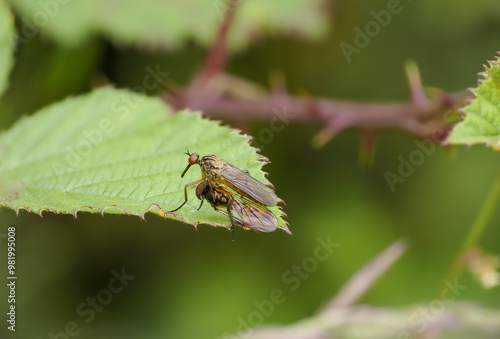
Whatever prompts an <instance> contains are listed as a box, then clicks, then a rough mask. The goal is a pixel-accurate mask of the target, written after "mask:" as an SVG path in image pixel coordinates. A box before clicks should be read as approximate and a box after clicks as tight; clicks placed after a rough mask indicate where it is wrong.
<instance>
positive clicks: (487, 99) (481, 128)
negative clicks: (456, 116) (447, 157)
mask: <svg viewBox="0 0 500 339" xmlns="http://www.w3.org/2000/svg"><path fill="white" fill-rule="evenodd" d="M499 61H500V58H499V57H496V58H495V60H494V61H490V62H489V67H487V68H486V71H484V72H482V73H481V76H482V77H483V79H481V80H480V81H479V82H480V83H479V86H478V87H477V88H476V89H474V90H473V93H474V95H475V99H473V100H472V101H471V103H470V104H469V105H467V106H466V107H464V109H463V110H464V112H465V119H464V120H463V121H461V122H459V123H458V124H457V125H456V126H455V127H454V128H453V130H452V131H451V133H450V135H449V137H448V139H447V140H446V143H448V144H455V145H464V144H466V145H473V144H486V145H488V146H491V147H492V148H493V149H496V150H499V149H500V64H499Z"/></svg>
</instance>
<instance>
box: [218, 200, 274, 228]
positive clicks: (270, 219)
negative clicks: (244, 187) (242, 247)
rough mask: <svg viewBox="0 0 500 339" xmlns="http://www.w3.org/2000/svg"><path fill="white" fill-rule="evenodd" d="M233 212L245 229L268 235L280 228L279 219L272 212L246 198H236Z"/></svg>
mask: <svg viewBox="0 0 500 339" xmlns="http://www.w3.org/2000/svg"><path fill="white" fill-rule="evenodd" d="M231 211H232V214H233V217H234V218H235V219H236V220H237V221H238V222H239V223H241V226H243V227H245V228H246V227H248V228H251V229H253V230H256V231H259V232H266V233H267V232H273V231H274V230H276V228H277V227H278V219H276V216H275V215H274V214H273V213H272V212H271V211H270V210H268V209H267V208H265V207H264V206H260V205H258V204H255V203H253V202H251V201H250V200H248V199H245V198H244V197H237V198H236V197H235V199H234V202H233V205H232V207H231ZM221 212H222V211H221Z"/></svg>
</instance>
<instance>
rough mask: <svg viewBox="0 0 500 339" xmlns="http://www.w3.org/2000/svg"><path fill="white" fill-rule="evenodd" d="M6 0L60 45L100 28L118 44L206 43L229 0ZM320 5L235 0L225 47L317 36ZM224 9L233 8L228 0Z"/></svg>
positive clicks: (321, 29)
mask: <svg viewBox="0 0 500 339" xmlns="http://www.w3.org/2000/svg"><path fill="white" fill-rule="evenodd" d="M10 2H11V3H12V5H13V6H14V7H15V8H16V9H17V11H18V12H19V13H20V16H21V17H22V18H23V19H22V20H21V21H22V24H21V26H22V27H23V28H24V30H26V31H28V32H32V31H38V30H40V29H41V30H43V32H44V33H46V34H47V35H50V36H51V37H52V38H54V39H56V40H58V41H60V42H61V43H64V44H66V45H75V44H80V43H81V42H82V40H83V39H86V38H88V37H89V36H90V35H92V34H95V33H101V34H104V35H105V36H107V37H109V38H110V39H112V40H113V41H114V42H116V43H118V44H124V45H129V44H138V45H148V46H150V47H169V48H178V47H180V46H182V44H183V43H184V42H185V41H186V40H187V39H189V38H193V39H194V40H196V41H198V42H200V43H202V44H204V45H210V44H211V43H212V42H213V39H214V37H215V35H216V30H217V28H218V26H219V25H220V23H221V22H222V19H223V16H224V13H225V9H226V8H228V4H230V3H231V2H230V0H193V1H174V0H163V1H156V0H143V1H136V0H86V1H64V2H63V1H48V2H42V1H33V0H10ZM60 2H61V4H60ZM323 5H325V1H324V0H273V1H269V0H239V3H238V5H237V6H236V10H237V13H236V18H235V19H236V20H235V22H234V27H233V29H232V30H231V35H230V37H229V42H230V46H231V47H232V48H241V47H244V46H246V45H247V44H248V43H249V42H250V41H251V40H254V38H255V37H256V36H259V35H263V34H265V33H273V34H277V33H290V34H292V33H293V34H295V35H296V34H297V33H298V34H300V35H303V36H305V37H307V38H318V37H320V36H322V35H324V34H325V33H326V31H327V20H326V19H327V18H326V15H325V13H324V11H322V10H321V8H322V6H323ZM229 10H235V7H234V5H233V7H231V6H229ZM42 23H43V25H42ZM21 31H23V30H21Z"/></svg>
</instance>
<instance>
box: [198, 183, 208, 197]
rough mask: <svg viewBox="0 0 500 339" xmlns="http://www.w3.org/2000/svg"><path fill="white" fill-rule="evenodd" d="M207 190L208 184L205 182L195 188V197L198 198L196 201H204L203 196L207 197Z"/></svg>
mask: <svg viewBox="0 0 500 339" xmlns="http://www.w3.org/2000/svg"><path fill="white" fill-rule="evenodd" d="M209 189H210V186H208V183H207V182H206V181H204V182H202V183H201V184H199V185H198V186H196V196H197V197H198V199H200V200H203V199H205V196H206V195H207V192H208V190H209Z"/></svg>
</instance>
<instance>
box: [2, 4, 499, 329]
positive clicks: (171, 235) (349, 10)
mask: <svg viewBox="0 0 500 339" xmlns="http://www.w3.org/2000/svg"><path fill="white" fill-rule="evenodd" d="M247 1H250V0H247ZM387 3H388V1H387V0H384V1H378V0H377V1H335V2H333V1H332V2H330V6H328V7H327V8H328V9H327V14H328V16H329V20H328V24H329V29H328V30H329V31H328V34H327V36H326V37H325V38H324V39H322V40H319V41H313V42H311V41H307V40H305V39H295V38H292V37H286V38H285V37H275V36H273V37H268V38H265V39H262V40H259V41H256V42H255V43H253V44H252V45H251V46H250V47H249V48H247V49H243V50H239V51H238V52H237V53H235V54H234V55H232V58H231V60H230V65H229V66H228V71H229V72H230V73H232V74H235V75H238V76H241V77H244V78H247V79H249V80H251V81H255V82H257V83H260V84H261V85H263V86H268V80H269V75H270V74H271V73H272V72H274V71H276V70H278V71H280V72H282V73H283V74H284V76H285V77H286V80H287V86H288V89H289V91H290V92H291V93H293V94H303V93H307V94H308V95H310V96H317V97H326V98H335V99H345V100H352V101H356V102H364V101H407V100H408V99H409V93H408V87H407V84H406V79H405V74H404V64H405V62H407V61H408V60H414V61H415V62H416V63H417V64H418V66H419V68H420V71H421V74H422V77H423V81H424V84H425V85H426V86H430V87H438V88H441V89H443V90H445V91H448V92H458V91H462V90H464V89H466V88H468V87H475V86H476V83H477V73H478V72H480V71H482V70H483V64H485V62H486V60H491V59H493V57H494V56H495V55H496V52H497V51H498V50H500V3H499V2H498V1H497V0H480V1H474V2H471V1H451V0H442V1H432V0H425V1H424V0H422V1H414V2H402V5H403V11H402V12H401V13H400V14H398V15H395V16H393V17H392V21H391V23H390V24H389V25H388V26H387V27H385V28H383V29H382V31H381V33H380V34H379V35H378V36H376V37H375V38H373V39H372V40H371V42H370V44H369V45H368V46H367V47H366V48H364V49H362V51H361V53H359V54H354V55H352V62H351V63H348V62H347V61H346V59H345V58H344V56H343V55H342V52H341V51H340V48H339V44H340V43H341V42H347V43H350V44H352V43H353V39H354V30H353V29H354V27H355V26H360V27H362V26H363V25H364V24H365V23H367V22H369V21H370V20H372V17H371V14H370V11H372V10H380V9H383V8H386V7H387ZM207 29H212V30H213V31H214V30H215V27H210V28H207ZM206 52H207V50H206V48H205V47H203V46H201V45H199V44H198V43H196V42H193V41H191V40H187V41H186V43H185V45H183V46H182V47H181V48H179V49H176V50H157V49H152V48H140V47H117V46H116V45H114V44H112V43H110V42H109V41H107V40H105V39H104V38H100V37H95V38H93V39H91V40H88V41H86V42H85V43H84V44H81V45H79V46H76V47H74V48H72V49H67V48H63V47H61V46H59V45H57V44H56V43H54V42H53V41H51V40H50V39H48V38H46V37H45V36H44V35H43V34H38V35H37V36H36V37H34V38H33V39H32V40H30V41H29V43H27V44H25V45H22V46H20V49H19V51H18V52H17V54H16V65H15V68H14V70H13V72H12V74H11V80H10V81H11V86H10V88H9V90H8V91H7V92H6V94H5V95H4V97H3V99H2V100H1V101H0V103H1V105H2V115H1V118H0V123H1V125H0V127H1V128H2V129H5V128H8V127H9V126H11V125H12V123H14V122H15V121H16V120H17V119H18V118H19V117H21V116H22V115H25V114H31V113H33V112H34V111H36V110H37V109H39V108H41V107H43V106H45V105H47V104H49V103H51V102H54V101H58V100H61V99H63V98H65V97H66V96H68V95H75V94H78V93H83V92H87V91H88V90H89V89H90V88H92V87H93V86H96V85H99V84H101V83H104V82H107V81H109V82H111V83H114V84H116V85H117V86H119V87H130V88H133V87H134V86H136V85H137V84H138V83H140V81H141V79H142V78H143V76H144V69H145V67H146V66H148V65H157V64H159V65H161V66H160V68H161V69H162V70H164V71H167V72H169V73H170V76H169V81H171V82H173V83H177V84H179V85H185V84H187V83H188V82H189V80H190V78H191V77H192V76H193V74H194V73H195V72H196V71H197V70H198V69H199V67H200V65H201V64H202V62H203V61H204V58H205V56H206ZM149 94H150V95H156V94H158V93H149ZM226 123H228V124H230V125H232V122H230V121H227V122H226ZM265 127H267V124H266V123H260V124H257V123H256V124H253V125H251V126H250V129H249V130H247V132H248V133H249V134H252V135H254V136H255V135H258V132H259V130H260V129H262V128H265ZM319 128H320V126H309V125H297V124H290V125H288V126H287V127H286V128H285V129H284V130H283V131H282V132H279V133H276V134H274V136H273V140H272V142H270V143H269V144H266V145H265V147H264V148H263V150H262V153H263V154H264V155H265V156H266V157H268V158H270V159H271V161H272V163H271V164H270V165H267V166H266V167H265V168H264V170H266V171H267V172H269V173H270V174H269V180H270V181H271V182H272V183H273V184H274V185H275V187H276V191H277V193H278V195H279V196H280V197H281V198H283V199H284V200H285V201H286V206H285V207H284V210H285V212H286V213H287V214H288V221H289V223H290V229H291V231H292V232H293V236H289V235H287V234H286V233H284V232H282V231H277V232H274V233H271V234H256V233H255V232H244V231H242V230H241V229H238V230H237V234H236V237H237V238H236V242H232V241H231V235H230V233H229V232H228V231H227V230H225V229H224V228H214V227H211V226H206V225H201V226H200V227H198V230H197V231H196V230H195V229H194V228H193V227H192V226H189V225H184V224H182V223H180V222H177V221H172V220H164V219H162V218H160V217H157V216H154V215H149V216H147V217H146V219H147V221H142V220H140V219H139V218H136V217H127V216H109V215H106V216H104V217H102V216H98V215H90V214H83V213H82V214H79V215H78V218H76V219H75V218H74V217H73V216H68V215H54V214H51V213H45V214H44V215H43V217H42V218H40V217H39V216H38V215H33V214H30V213H27V212H24V211H23V212H21V213H20V215H19V216H16V214H15V212H13V211H10V210H5V209H4V210H0V225H1V228H2V232H3V233H4V234H6V233H7V231H6V228H7V227H8V226H9V225H16V226H17V243H16V246H17V248H16V251H17V252H16V253H17V256H18V257H17V271H18V282H17V283H18V286H17V294H18V299H17V311H18V313H17V319H18V322H17V326H18V332H17V334H18V335H19V338H47V337H49V336H48V334H49V333H53V334H56V333H59V332H62V331H64V329H65V326H66V324H67V323H68V322H70V321H74V322H76V323H77V324H78V328H79V329H81V333H80V334H79V337H80V338H215V337H220V336H223V335H225V334H229V333H235V332H236V331H238V330H239V329H241V327H240V326H241V324H242V321H243V322H245V323H247V324H251V325H268V324H290V323H293V322H295V321H298V320H299V319H302V318H305V317H308V316H311V315H313V314H314V312H315V311H316V310H317V309H318V308H319V306H320V305H322V303H325V302H326V301H328V300H329V299H330V298H331V297H332V296H333V295H334V294H335V293H336V292H337V291H338V289H339V288H340V286H342V284H343V283H345V282H346V280H347V279H348V278H349V277H351V276H352V275H353V274H354V273H355V272H357V271H358V270H359V269H360V267H361V266H362V265H363V264H364V263H366V262H367V261H369V260H370V259H373V258H374V256H375V255H377V254H378V253H379V252H381V251H382V250H383V249H384V248H385V247H387V246H388V245H389V244H391V243H392V242H394V241H395V240H397V239H400V238H405V239H407V240H408V242H409V244H410V249H409V251H408V252H407V254H406V255H405V256H404V257H403V258H402V259H401V260H399V261H398V262H397V263H396V264H395V265H394V267H392V269H391V270H390V271H389V272H388V273H387V274H386V275H384V276H383V278H382V279H381V280H380V281H379V282H377V283H376V284H375V285H374V286H373V288H372V289H371V290H370V291H369V292H368V293H367V295H366V296H364V297H363V299H362V300H361V303H366V304H370V305H374V306H390V307H398V306H408V305H410V304H413V303H417V302H426V301H429V300H431V299H432V298H433V297H434V296H435V294H436V292H438V290H439V288H440V286H441V284H442V282H443V280H444V277H445V274H446V272H447V270H448V268H449V266H450V264H451V262H452V260H453V258H454V255H455V254H456V252H457V250H458V249H459V248H460V246H461V243H462V241H463V239H464V236H465V235H466V233H467V231H468V229H469V228H470V227H471V224H472V222H473V221H474V218H475V217H476V215H477V213H478V211H479V210H480V208H481V206H482V204H483V202H484V200H485V199H486V196H487V195H488V193H489V190H490V188H491V186H492V185H493V183H494V181H495V179H496V177H497V176H498V173H499V170H498V169H499V167H500V158H499V157H498V154H497V153H495V152H493V151H491V150H490V149H485V148H483V147H473V148H470V149H467V148H459V149H457V150H456V152H448V153H446V152H445V151H443V150H442V149H441V148H437V149H436V151H435V152H434V153H433V154H431V155H430V156H428V157H426V158H425V161H424V162H423V164H422V165H420V166H418V167H416V168H415V171H414V173H413V174H412V175H411V176H410V177H408V178H407V179H406V180H405V181H404V183H400V184H397V185H396V189H395V192H391V190H390V189H389V186H388V184H387V182H386V180H385V178H384V173H385V172H386V171H391V172H394V173H397V168H398V165H399V159H398V157H399V156H403V157H404V158H406V159H408V155H409V154H410V153H411V152H412V151H414V150H415V149H417V147H416V145H415V143H414V141H415V139H414V137H412V136H409V135H406V134H403V133H400V132H390V131H384V132H382V133H379V135H378V139H377V152H376V157H375V161H374V164H373V166H372V168H364V167H363V166H361V165H360V163H359V160H358V151H359V144H360V139H359V134H358V133H357V132H346V133H343V134H341V135H340V136H338V137H337V138H335V139H334V140H333V141H331V142H330V143H329V144H327V145H326V146H325V147H324V148H321V149H315V148H313V147H312V146H311V139H312V137H313V136H314V135H315V134H316V133H317V132H318V131H319ZM47 133H50V131H47ZM227 160H230V159H227ZM499 223H500V215H499V213H496V214H495V216H494V217H493V220H492V221H491V226H490V227H489V228H488V230H487V232H486V233H485V234H484V237H483V239H482V241H481V245H482V246H483V247H484V248H485V249H486V250H487V251H489V252H492V253H499V252H500V245H499V241H498V239H500V229H499V228H498V227H497V226H498V224H499ZM318 239H323V240H324V241H327V240H328V239H331V241H332V242H334V243H337V244H338V245H339V247H338V248H336V249H335V250H334V252H333V253H332V254H331V255H329V257H328V259H327V260H325V261H322V262H319V263H318V266H317V268H316V269H315V270H313V271H312V272H310V273H309V274H308V276H307V277H305V278H299V279H298V280H295V282H297V281H299V283H298V288H296V289H295V288H294V289H293V290H292V287H297V284H295V283H294V284H292V283H290V282H289V281H288V280H287V279H286V278H285V279H284V278H283V277H284V276H285V277H291V276H297V275H295V274H293V273H290V270H291V269H292V268H293V266H294V265H299V266H300V265H302V263H303V262H304V260H305V259H306V261H307V258H309V257H311V256H314V252H315V249H316V247H317V246H318ZM5 244H6V239H5V238H0V251H1V253H2V255H1V257H2V258H5V255H4V253H5V252H6V245H5ZM122 268H125V271H126V273H127V274H129V275H132V276H134V277H135V278H134V279H133V280H131V281H130V282H129V283H128V285H127V286H126V287H125V288H124V289H123V291H122V292H120V293H117V294H115V295H113V300H112V302H110V303H109V304H108V305H106V306H104V308H103V310H102V311H101V312H97V313H96V314H95V319H93V320H92V321H90V322H89V323H87V322H86V321H85V319H87V316H83V317H82V316H80V315H79V314H78V313H77V308H78V306H79V305H80V304H81V303H82V302H86V298H87V297H94V298H95V297H96V295H97V294H98V293H99V292H100V291H102V289H105V288H107V286H108V283H109V281H110V279H111V278H112V277H113V275H112V273H111V271H112V270H116V271H121V270H122ZM5 269H6V264H1V265H0V276H4V277H5V276H6V275H7V274H6V272H5ZM461 282H463V284H465V285H467V289H466V290H465V291H464V293H463V294H462V295H461V296H460V298H459V299H460V300H472V301H476V302H478V303H480V304H482V305H485V306H488V307H498V305H500V294H499V293H498V288H497V289H493V290H484V289H483V288H482V287H480V286H479V284H478V283H477V282H476V281H474V280H473V279H472V278H471V277H469V276H468V275H464V276H463V278H462V280H461ZM275 289H278V290H281V291H283V295H284V298H285V300H284V302H283V303H282V304H279V305H275V308H274V310H273V311H272V312H269V313H270V314H269V315H264V316H263V317H262V318H258V317H257V318H256V317H253V316H252V314H254V313H255V311H258V307H257V306H256V304H258V303H260V302H262V301H263V300H268V299H269V298H270V294H271V292H272V291H273V290H275ZM6 295H7V289H6V285H5V284H1V287H0V296H2V297H1V304H2V305H3V306H2V312H4V311H5V310H6V309H7V306H6V302H5V301H6V300H5V299H6V298H5V297H3V296H6ZM5 312H6V311H5ZM256 319H257V320H256ZM260 319H262V322H261V321H260ZM252 322H253V323H252ZM5 327H6V326H1V327H0V336H1V337H4V335H5V333H6V331H7V330H6V328H5ZM61 338H62V337H61Z"/></svg>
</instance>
